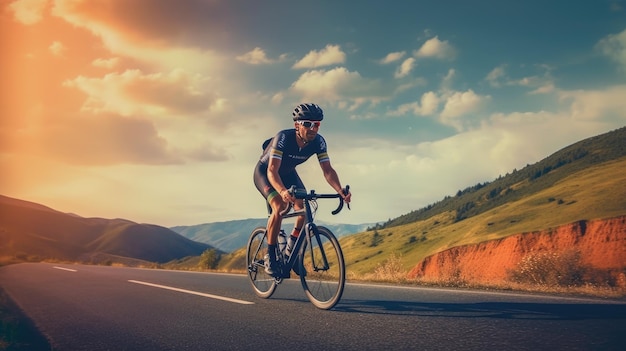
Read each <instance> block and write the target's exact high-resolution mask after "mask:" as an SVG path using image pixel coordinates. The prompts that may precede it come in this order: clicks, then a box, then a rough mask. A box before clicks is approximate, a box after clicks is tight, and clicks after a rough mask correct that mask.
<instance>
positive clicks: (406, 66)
mask: <svg viewBox="0 0 626 351" xmlns="http://www.w3.org/2000/svg"><path fill="white" fill-rule="evenodd" d="M415 64H416V62H415V58H413V57H409V58H408V59H406V60H404V61H403V62H402V64H401V65H400V66H399V67H398V69H396V73H395V74H394V77H395V78H403V77H406V76H408V75H409V74H411V71H413V68H414V67H415Z"/></svg>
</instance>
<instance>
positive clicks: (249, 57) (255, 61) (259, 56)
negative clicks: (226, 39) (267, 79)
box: [236, 47, 276, 65]
mask: <svg viewBox="0 0 626 351" xmlns="http://www.w3.org/2000/svg"><path fill="white" fill-rule="evenodd" d="M236 58H237V60H239V61H241V62H245V63H248V64H251V65H262V64H270V63H274V62H276V60H271V59H269V58H268V57H267V55H266V54H265V51H264V50H263V49H261V48H260V47H256V48H254V49H252V50H251V51H249V52H247V53H245V54H243V55H240V56H237V57H236Z"/></svg>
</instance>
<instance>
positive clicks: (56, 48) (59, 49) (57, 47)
mask: <svg viewBox="0 0 626 351" xmlns="http://www.w3.org/2000/svg"><path fill="white" fill-rule="evenodd" d="M48 49H49V50H50V52H51V53H52V55H54V56H59V57H62V56H63V55H64V53H65V52H66V51H67V48H66V47H65V45H63V43H61V42H59V41H55V42H53V43H52V44H50V46H49V47H48Z"/></svg>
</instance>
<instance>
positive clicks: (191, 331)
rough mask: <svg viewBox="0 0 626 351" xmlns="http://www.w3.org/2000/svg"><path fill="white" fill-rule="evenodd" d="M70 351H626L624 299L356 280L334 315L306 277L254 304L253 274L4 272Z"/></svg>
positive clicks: (79, 269) (28, 267)
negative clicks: (315, 301) (316, 302)
mask: <svg viewBox="0 0 626 351" xmlns="http://www.w3.org/2000/svg"><path fill="white" fill-rule="evenodd" d="M0 285H1V286H2V288H4V289H5V290H6V292H7V293H8V294H9V296H10V297H11V298H12V299H13V300H14V301H15V302H16V303H17V304H18V306H20V308H22V310H23V311H24V312H25V314H26V315H27V316H29V317H30V318H31V319H32V320H33V322H34V323H35V325H36V326H37V327H38V329H39V330H40V331H41V332H42V333H43V334H44V335H45V337H46V338H47V339H48V340H49V341H50V344H51V346H52V348H53V349H54V350H55V351H65V350H68V351H69V350H71V351H75V350H90V351H96V350H133V351H138V350H150V351H154V350H252V349H256V350H276V349H279V350H293V349H296V350H298V351H302V350H311V349H315V350H335V349H336V350H394V351H396V350H623V349H624V345H626V302H624V301H622V300H618V301H615V300H603V299H591V298H560V297H552V296H538V295H530V294H517V293H502V292H485V291H474V290H472V291H468V290H457V289H436V288H420V287H394V286H388V285H368V284H347V285H346V290H345V292H344V295H343V298H342V300H341V301H340V302H339V304H338V305H337V306H336V307H335V309H333V310H331V311H322V310H318V309H316V308H315V307H314V306H313V305H312V304H310V303H309V301H308V300H307V299H306V297H305V295H304V292H303V291H302V288H301V286H300V282H299V280H296V279H292V280H288V281H285V282H284V283H283V284H281V285H280V286H279V288H278V290H277V292H276V293H275V294H274V296H273V297H272V298H270V299H267V300H266V299H259V298H257V297H256V296H255V295H254V294H253V292H252V290H251V288H250V286H249V283H248V280H247V277H246V276H244V275H231V274H212V273H198V272H180V271H165V270H150V269H133V268H119V267H102V266H82V265H66V264H41V263H33V264H18V265H10V266H6V267H2V268H0Z"/></svg>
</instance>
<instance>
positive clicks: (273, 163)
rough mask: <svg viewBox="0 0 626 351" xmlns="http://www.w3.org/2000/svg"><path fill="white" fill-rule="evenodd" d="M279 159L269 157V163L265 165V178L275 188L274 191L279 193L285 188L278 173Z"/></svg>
mask: <svg viewBox="0 0 626 351" xmlns="http://www.w3.org/2000/svg"><path fill="white" fill-rule="evenodd" d="M281 162H282V161H281V160H280V159H278V158H270V160H269V165H268V166H267V179H268V180H269V181H270V184H272V187H273V188H274V189H276V191H277V192H278V193H279V194H281V193H282V192H283V191H284V190H285V189H286V187H285V185H284V184H283V180H282V179H280V175H279V174H278V170H279V169H280V164H281Z"/></svg>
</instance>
